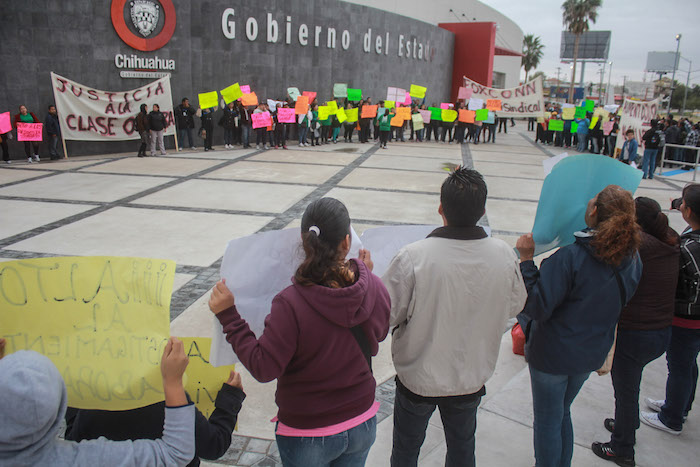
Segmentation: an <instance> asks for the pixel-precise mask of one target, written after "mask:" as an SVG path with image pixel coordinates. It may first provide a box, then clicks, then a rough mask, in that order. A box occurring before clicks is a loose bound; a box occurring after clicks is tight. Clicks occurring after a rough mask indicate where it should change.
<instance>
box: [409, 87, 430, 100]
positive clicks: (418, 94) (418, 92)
mask: <svg viewBox="0 0 700 467" xmlns="http://www.w3.org/2000/svg"><path fill="white" fill-rule="evenodd" d="M427 90H428V88H426V87H424V86H418V85H417V84H412V85H411V87H410V88H409V95H410V96H411V97H415V98H417V99H425V93H426V91H427Z"/></svg>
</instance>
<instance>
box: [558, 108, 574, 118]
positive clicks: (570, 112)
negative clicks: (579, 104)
mask: <svg viewBox="0 0 700 467" xmlns="http://www.w3.org/2000/svg"><path fill="white" fill-rule="evenodd" d="M575 116H576V107H566V108H563V109H561V118H562V119H563V120H573V119H574V117H575Z"/></svg>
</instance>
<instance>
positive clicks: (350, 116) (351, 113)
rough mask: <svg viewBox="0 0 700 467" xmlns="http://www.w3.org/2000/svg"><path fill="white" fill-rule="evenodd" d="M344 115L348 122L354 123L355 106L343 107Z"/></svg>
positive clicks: (355, 119)
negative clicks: (351, 107) (350, 107)
mask: <svg viewBox="0 0 700 467" xmlns="http://www.w3.org/2000/svg"><path fill="white" fill-rule="evenodd" d="M345 116H346V117H347V119H348V123H355V122H356V121H357V107H355V108H353V109H345Z"/></svg>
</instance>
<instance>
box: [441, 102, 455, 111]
mask: <svg viewBox="0 0 700 467" xmlns="http://www.w3.org/2000/svg"><path fill="white" fill-rule="evenodd" d="M450 107H452V104H450V103H449V102H443V103H442V104H440V108H441V109H444V110H447V109H449V108H450Z"/></svg>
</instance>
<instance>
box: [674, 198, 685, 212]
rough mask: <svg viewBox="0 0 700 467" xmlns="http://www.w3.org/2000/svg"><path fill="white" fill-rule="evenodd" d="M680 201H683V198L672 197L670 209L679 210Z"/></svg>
mask: <svg viewBox="0 0 700 467" xmlns="http://www.w3.org/2000/svg"><path fill="white" fill-rule="evenodd" d="M682 202H683V198H676V199H674V200H673V201H671V209H676V210H679V209H680V208H681V203H682Z"/></svg>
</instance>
